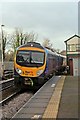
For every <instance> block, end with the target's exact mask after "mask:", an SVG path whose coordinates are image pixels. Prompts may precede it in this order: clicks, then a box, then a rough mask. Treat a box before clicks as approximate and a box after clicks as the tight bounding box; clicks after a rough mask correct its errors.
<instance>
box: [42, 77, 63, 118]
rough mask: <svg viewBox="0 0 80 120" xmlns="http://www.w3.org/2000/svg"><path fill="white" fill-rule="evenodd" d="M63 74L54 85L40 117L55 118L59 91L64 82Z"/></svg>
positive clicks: (59, 95)
mask: <svg viewBox="0 0 80 120" xmlns="http://www.w3.org/2000/svg"><path fill="white" fill-rule="evenodd" d="M64 80H65V76H62V77H61V79H60V80H59V81H58V84H57V85H56V87H55V91H54V93H53V94H52V97H51V99H50V101H49V103H48V106H47V108H46V110H45V112H44V114H43V117H42V118H57V114H58V108H59V103H60V98H61V92H62V88H63V84H64Z"/></svg>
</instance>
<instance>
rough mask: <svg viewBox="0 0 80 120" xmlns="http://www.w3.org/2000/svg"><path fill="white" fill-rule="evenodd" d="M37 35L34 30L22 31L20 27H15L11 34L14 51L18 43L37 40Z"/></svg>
mask: <svg viewBox="0 0 80 120" xmlns="http://www.w3.org/2000/svg"><path fill="white" fill-rule="evenodd" d="M37 37H38V35H37V34H35V33H34V32H30V33H23V32H22V31H21V30H20V29H16V30H15V32H14V33H13V35H12V40H11V41H12V46H13V49H14V51H16V48H17V47H19V46H20V45H23V44H26V43H27V42H31V41H32V42H34V41H36V40H37Z"/></svg>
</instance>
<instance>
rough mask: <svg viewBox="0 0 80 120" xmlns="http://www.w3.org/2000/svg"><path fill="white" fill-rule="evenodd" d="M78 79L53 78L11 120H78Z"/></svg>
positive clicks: (66, 77) (68, 77) (70, 77)
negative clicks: (63, 119)
mask: <svg viewBox="0 0 80 120" xmlns="http://www.w3.org/2000/svg"><path fill="white" fill-rule="evenodd" d="M78 79H80V78H79V77H72V76H62V77H60V76H54V77H52V78H51V79H50V80H49V81H48V82H47V83H46V84H45V85H43V87H42V88H40V90H38V92H37V93H36V94H35V95H34V96H33V97H32V98H31V99H30V100H29V101H28V102H27V103H26V104H25V105H24V106H23V107H22V108H21V109H20V110H19V111H18V113H16V115H15V116H14V117H13V118H12V119H14V118H18V119H20V118H27V119H39V118H41V119H44V118H52V119H54V118H55V119H56V118H78Z"/></svg>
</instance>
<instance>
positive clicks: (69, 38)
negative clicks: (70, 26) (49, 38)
mask: <svg viewBox="0 0 80 120" xmlns="http://www.w3.org/2000/svg"><path fill="white" fill-rule="evenodd" d="M74 37H78V38H80V36H79V35H76V34H75V35H73V36H72V37H70V38H69V39H67V40H65V41H64V42H65V43H66V42H67V41H69V40H70V39H72V38H74Z"/></svg>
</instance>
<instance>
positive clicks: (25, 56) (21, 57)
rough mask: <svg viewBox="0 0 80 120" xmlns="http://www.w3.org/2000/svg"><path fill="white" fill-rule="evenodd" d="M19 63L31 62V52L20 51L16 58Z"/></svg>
mask: <svg viewBox="0 0 80 120" xmlns="http://www.w3.org/2000/svg"><path fill="white" fill-rule="evenodd" d="M16 60H17V62H24V61H25V62H28V63H29V62H30V52H27V51H18V53H17V57H16Z"/></svg>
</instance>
